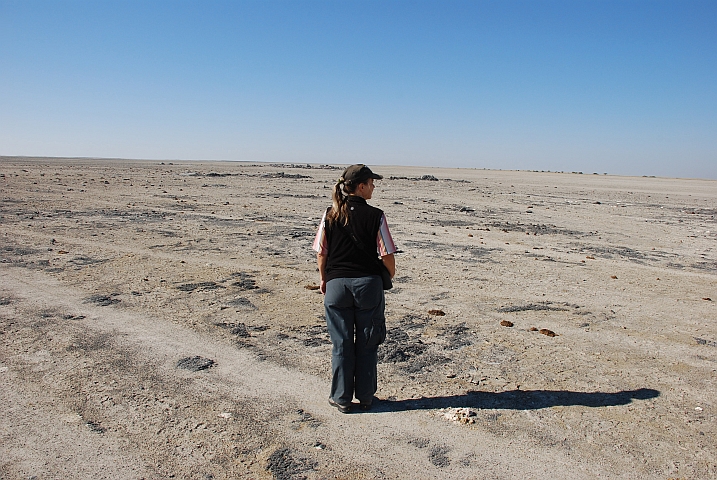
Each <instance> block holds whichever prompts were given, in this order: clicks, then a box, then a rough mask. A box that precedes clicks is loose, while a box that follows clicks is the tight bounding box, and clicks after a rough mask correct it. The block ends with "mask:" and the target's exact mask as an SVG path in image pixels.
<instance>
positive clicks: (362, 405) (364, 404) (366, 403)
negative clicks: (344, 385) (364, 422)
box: [359, 399, 373, 412]
mask: <svg viewBox="0 0 717 480" xmlns="http://www.w3.org/2000/svg"><path fill="white" fill-rule="evenodd" d="M372 401H373V399H371V400H368V401H360V404H359V408H361V410H363V411H364V412H367V411H369V410H371V403H372Z"/></svg>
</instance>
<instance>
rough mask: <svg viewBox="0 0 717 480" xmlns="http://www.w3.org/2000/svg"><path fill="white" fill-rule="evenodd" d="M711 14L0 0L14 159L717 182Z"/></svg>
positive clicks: (669, 8)
mask: <svg viewBox="0 0 717 480" xmlns="http://www.w3.org/2000/svg"><path fill="white" fill-rule="evenodd" d="M716 90H717V2H714V1H706V2H699V1H687V0H683V1H671V2H664V1H657V0H645V1H619V2H613V1H607V0H601V1H588V0H585V1H538V0H533V1H466V2H463V1H420V0H418V1H381V2H371V1H358V2H353V1H348V0H346V1H338V0H337V1H301V0H293V1H269V0H266V1H233V2H222V1H166V2H161V1H155V2H151V1H142V2H139V1H138V2H133V1H116V2H113V1H109V0H107V1H69V0H67V1H56V2H49V1H33V0H22V1H6V0H0V155H43V156H86V157H115V158H116V157H121V158H146V159H162V160H167V159H169V160H173V159H177V160H178V159H187V160H251V161H270V162H302V163H303V162H311V163H358V162H361V163H368V164H370V165H379V164H393V165H396V164H400V165H430V166H446V167H475V168H501V169H529V170H552V171H562V170H564V171H584V172H586V173H592V172H599V173H603V172H608V173H614V174H624V175H658V176H671V177H700V178H712V179H717V92H716Z"/></svg>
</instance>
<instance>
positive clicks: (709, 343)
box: [694, 337, 717, 347]
mask: <svg viewBox="0 0 717 480" xmlns="http://www.w3.org/2000/svg"><path fill="white" fill-rule="evenodd" d="M694 339H695V342H697V344H698V345H707V346H708V347H717V342H713V341H712V340H705V339H704V338H697V337H694Z"/></svg>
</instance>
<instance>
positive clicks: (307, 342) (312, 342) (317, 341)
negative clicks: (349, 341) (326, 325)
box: [303, 337, 331, 347]
mask: <svg viewBox="0 0 717 480" xmlns="http://www.w3.org/2000/svg"><path fill="white" fill-rule="evenodd" d="M303 343H304V346H306V347H320V346H321V345H327V344H330V343H331V340H329V339H328V338H324V337H311V338H305V339H304V340H303Z"/></svg>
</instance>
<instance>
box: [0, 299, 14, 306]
mask: <svg viewBox="0 0 717 480" xmlns="http://www.w3.org/2000/svg"><path fill="white" fill-rule="evenodd" d="M11 303H12V301H11V300H10V299H9V298H0V305H10V304H11Z"/></svg>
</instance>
